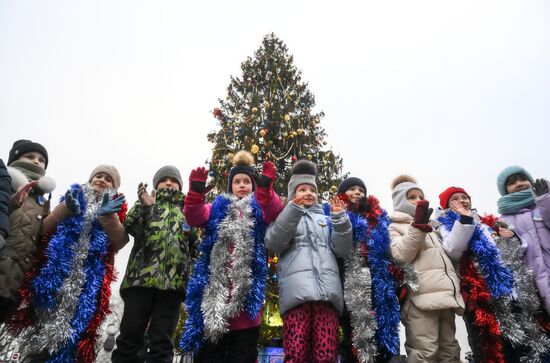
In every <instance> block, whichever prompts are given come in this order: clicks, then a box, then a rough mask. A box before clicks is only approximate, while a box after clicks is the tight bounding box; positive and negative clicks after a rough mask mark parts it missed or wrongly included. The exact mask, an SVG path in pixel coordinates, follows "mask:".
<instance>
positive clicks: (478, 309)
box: [460, 256, 504, 363]
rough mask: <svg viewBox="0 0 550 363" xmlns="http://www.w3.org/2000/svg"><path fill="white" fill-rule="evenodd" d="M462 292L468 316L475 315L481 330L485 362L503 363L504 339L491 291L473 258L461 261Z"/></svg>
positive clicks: (476, 323)
mask: <svg viewBox="0 0 550 363" xmlns="http://www.w3.org/2000/svg"><path fill="white" fill-rule="evenodd" d="M460 273H461V275H462V279H461V281H460V290H461V292H462V297H463V298H464V301H465V302H466V314H473V316H474V325H475V326H476V327H477V328H478V329H479V339H480V342H481V349H482V354H483V362H487V363H502V362H504V355H503V353H502V338H501V334H500V327H499V324H498V322H497V320H496V317H495V314H494V313H493V312H492V311H491V309H490V305H489V298H490V294H489V290H488V289H487V285H486V284H485V281H484V280H483V277H481V275H480V274H479V273H478V272H477V269H476V267H475V265H474V262H473V261H472V259H471V256H464V257H462V259H461V261H460Z"/></svg>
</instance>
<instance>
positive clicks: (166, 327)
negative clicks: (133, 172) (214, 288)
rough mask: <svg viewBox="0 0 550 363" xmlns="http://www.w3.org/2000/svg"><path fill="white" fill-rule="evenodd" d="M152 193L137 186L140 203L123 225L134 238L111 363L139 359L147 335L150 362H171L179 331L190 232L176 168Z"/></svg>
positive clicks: (160, 176) (162, 175) (158, 177)
mask: <svg viewBox="0 0 550 363" xmlns="http://www.w3.org/2000/svg"><path fill="white" fill-rule="evenodd" d="M153 186H154V190H153V191H152V192H151V194H149V193H148V192H147V184H143V183H140V184H139V186H138V199H139V200H138V201H137V202H136V204H135V205H134V207H133V208H132V209H131V210H130V212H129V213H128V216H127V218H126V222H124V226H125V229H126V231H127V232H128V234H130V235H132V236H133V237H134V247H133V248H132V252H131V254H130V258H129V259H128V267H127V268H126V275H125V276H124V280H123V281H122V285H121V287H120V295H121V296H122V298H123V300H124V314H123V316H122V321H121V323H120V335H119V336H118V338H117V348H116V349H115V351H114V352H113V355H112V361H113V362H115V363H116V362H130V361H135V360H137V359H138V356H137V353H138V352H139V350H140V348H142V347H143V346H144V334H145V332H146V330H147V334H148V336H149V344H148V346H145V351H146V352H147V353H146V360H147V361H150V362H172V354H173V352H172V351H173V349H174V345H173V342H172V334H173V333H174V330H175V328H176V323H177V321H178V315H179V311H180V306H181V303H182V302H183V298H184V293H185V286H186V283H187V279H188V276H189V271H190V263H191V261H190V257H189V248H190V245H191V244H192V243H193V240H192V233H191V232H192V231H191V230H190V228H188V226H187V224H186V223H185V218H184V216H183V198H184V195H183V193H182V192H181V187H182V180H181V176H180V172H179V171H178V169H177V168H176V167H174V166H164V167H162V168H160V169H159V170H158V171H157V172H156V173H155V175H154V177H153Z"/></svg>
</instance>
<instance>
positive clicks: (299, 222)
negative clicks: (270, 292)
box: [265, 203, 353, 314]
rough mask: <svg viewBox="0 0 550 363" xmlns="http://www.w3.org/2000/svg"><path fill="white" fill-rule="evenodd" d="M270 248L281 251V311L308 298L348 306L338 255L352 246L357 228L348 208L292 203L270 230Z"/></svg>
mask: <svg viewBox="0 0 550 363" xmlns="http://www.w3.org/2000/svg"><path fill="white" fill-rule="evenodd" d="M265 243H266V246H267V248H269V249H270V250H271V251H273V252H275V253H277V254H278V255H279V271H278V273H279V305H280V310H281V314H284V313H285V312H287V311H288V310H290V309H292V308H294V307H296V306H298V305H301V304H303V303H306V302H313V301H328V302H330V303H332V305H333V306H334V307H335V308H336V309H337V310H338V311H339V312H340V314H341V313H342V311H343V308H344V299H343V293H342V285H341V283H340V276H339V273H338V264H337V263H336V258H337V257H344V256H345V255H346V254H347V253H348V252H349V251H350V250H351V248H352V245H353V232H352V227H351V223H350V221H349V218H348V216H347V214H346V212H345V211H342V212H339V213H331V214H330V219H329V218H328V217H327V216H326V215H325V213H324V211H323V207H322V206H321V205H320V204H316V205H313V206H311V207H309V208H303V207H301V206H298V205H296V204H294V203H289V204H288V205H287V206H286V207H285V208H284V209H283V211H282V212H281V214H279V217H278V218H277V220H276V221H275V222H274V223H272V224H271V225H270V226H269V228H268V230H267V233H266V238H265Z"/></svg>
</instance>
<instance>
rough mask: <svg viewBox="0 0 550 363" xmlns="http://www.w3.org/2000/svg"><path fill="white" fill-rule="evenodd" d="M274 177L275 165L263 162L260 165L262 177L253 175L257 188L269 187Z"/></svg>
mask: <svg viewBox="0 0 550 363" xmlns="http://www.w3.org/2000/svg"><path fill="white" fill-rule="evenodd" d="M276 177H277V168H276V167H275V164H273V163H272V162H271V161H264V163H263V164H262V175H260V176H257V175H254V179H255V180H256V184H257V185H258V186H259V187H269V186H270V185H271V183H273V181H274V180H275V178H276Z"/></svg>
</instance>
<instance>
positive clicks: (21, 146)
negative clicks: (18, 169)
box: [8, 139, 48, 169]
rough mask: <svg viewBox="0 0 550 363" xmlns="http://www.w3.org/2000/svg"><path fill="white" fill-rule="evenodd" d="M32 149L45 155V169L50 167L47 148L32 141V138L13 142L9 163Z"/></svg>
mask: <svg viewBox="0 0 550 363" xmlns="http://www.w3.org/2000/svg"><path fill="white" fill-rule="evenodd" d="M31 151H36V152H39V153H40V154H42V155H43V156H44V159H46V162H45V166H44V169H46V168H47V167H48V152H47V151H46V148H45V147H44V146H42V145H40V144H39V143H37V142H32V141H31V140H25V139H21V140H17V141H16V142H14V143H13V146H12V147H11V150H10V155H9V157H8V165H10V164H11V163H12V162H14V161H16V160H17V159H19V158H20V157H21V155H23V154H26V153H28V152H31Z"/></svg>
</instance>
